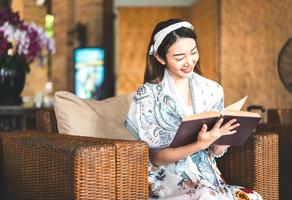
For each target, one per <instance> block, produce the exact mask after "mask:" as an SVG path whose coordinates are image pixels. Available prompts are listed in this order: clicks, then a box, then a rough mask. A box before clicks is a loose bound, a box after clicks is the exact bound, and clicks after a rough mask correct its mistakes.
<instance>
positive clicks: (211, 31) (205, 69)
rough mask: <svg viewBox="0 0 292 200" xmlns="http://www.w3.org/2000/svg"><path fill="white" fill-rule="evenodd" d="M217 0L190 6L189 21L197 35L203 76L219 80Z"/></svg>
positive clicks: (207, 0)
mask: <svg viewBox="0 0 292 200" xmlns="http://www.w3.org/2000/svg"><path fill="white" fill-rule="evenodd" d="M217 4H218V1H217V0H204V1H198V3H196V4H194V5H192V6H191V7H190V21H191V23H192V24H193V25H194V28H195V31H196V33H197V36H198V41H197V42H198V47H199V55H200V66H201V71H202V73H203V75H204V76H206V77H207V78H209V79H212V80H215V81H219V80H220V78H219V70H218V67H219V66H218V64H217V61H218V55H217V46H218V45H219V44H218V40H217V35H218V19H217V18H218V17H217V16H218V14H217V12H218V10H217Z"/></svg>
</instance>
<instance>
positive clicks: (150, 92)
mask: <svg viewBox="0 0 292 200" xmlns="http://www.w3.org/2000/svg"><path fill="white" fill-rule="evenodd" d="M159 88H162V87H161V83H157V84H156V83H149V82H147V83H144V84H143V85H141V86H140V87H139V88H138V89H137V91H136V93H135V95H134V99H135V100H141V99H144V98H147V97H148V98H149V97H154V96H155V94H156V91H157V90H159Z"/></svg>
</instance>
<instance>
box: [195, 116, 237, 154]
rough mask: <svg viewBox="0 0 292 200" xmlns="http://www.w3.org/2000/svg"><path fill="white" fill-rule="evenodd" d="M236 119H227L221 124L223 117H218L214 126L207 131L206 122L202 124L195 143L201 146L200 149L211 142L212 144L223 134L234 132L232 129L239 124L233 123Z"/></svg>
mask: <svg viewBox="0 0 292 200" xmlns="http://www.w3.org/2000/svg"><path fill="white" fill-rule="evenodd" d="M235 122H236V119H231V120H229V121H228V122H227V123H226V124H224V125H223V126H221V125H222V123H223V118H221V119H219V120H218V121H217V122H216V124H215V125H214V127H213V128H212V129H211V130H210V131H207V129H208V127H207V125H206V124H204V125H203V127H202V129H201V131H200V132H199V134H198V138H197V141H196V142H197V143H198V145H199V146H201V148H202V149H206V148H208V147H209V146H210V145H211V144H213V143H214V142H215V141H216V140H217V139H219V138H220V137H221V136H223V135H232V134H234V133H236V130H234V129H235V128H236V127H238V126H239V123H235Z"/></svg>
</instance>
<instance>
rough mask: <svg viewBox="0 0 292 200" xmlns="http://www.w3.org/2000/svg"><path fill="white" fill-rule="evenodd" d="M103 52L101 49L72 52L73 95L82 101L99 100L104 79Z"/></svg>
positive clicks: (93, 48) (80, 49) (92, 48)
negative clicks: (82, 99)
mask: <svg viewBox="0 0 292 200" xmlns="http://www.w3.org/2000/svg"><path fill="white" fill-rule="evenodd" d="M104 58H105V52H104V49H103V48H101V47H91V48H76V49H75V50H74V93H75V94H76V95H77V96H78V97H81V98H84V99H101V98H102V96H103V88H104V86H103V85H104V79H105V65H104Z"/></svg>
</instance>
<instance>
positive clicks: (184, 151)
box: [150, 142, 203, 166]
mask: <svg viewBox="0 0 292 200" xmlns="http://www.w3.org/2000/svg"><path fill="white" fill-rule="evenodd" d="M200 150H203V147H201V146H200V145H199V144H198V143H197V142H194V143H191V144H188V145H185V146H181V147H174V148H171V147H168V148H164V149H161V150H160V151H158V152H154V151H151V150H150V160H151V162H152V164H153V165H155V166H160V165H166V164H170V163H174V162H176V161H179V160H182V159H184V158H186V157H187V156H189V155H191V154H193V153H195V152H198V151H200Z"/></svg>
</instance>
